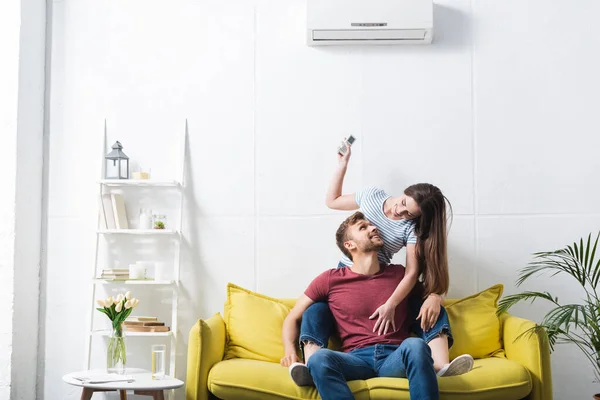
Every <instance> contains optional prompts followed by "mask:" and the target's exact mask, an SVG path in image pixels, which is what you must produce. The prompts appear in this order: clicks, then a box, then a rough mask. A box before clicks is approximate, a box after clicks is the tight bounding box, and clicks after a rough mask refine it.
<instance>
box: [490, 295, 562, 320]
mask: <svg viewBox="0 0 600 400" xmlns="http://www.w3.org/2000/svg"><path fill="white" fill-rule="evenodd" d="M537 299H544V300H548V301H550V302H552V303H554V304H556V305H558V306H560V304H558V299H555V298H554V297H552V295H551V294H550V293H548V292H523V293H518V294H513V295H510V296H505V297H504V298H503V299H502V300H500V302H499V303H498V309H497V310H496V315H500V314H502V313H504V312H507V311H508V310H509V309H510V308H511V307H512V306H514V305H515V304H517V303H519V302H521V301H525V300H530V301H531V303H533V302H534V301H535V300H537Z"/></svg>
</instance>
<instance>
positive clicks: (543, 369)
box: [500, 313, 552, 400]
mask: <svg viewBox="0 0 600 400" xmlns="http://www.w3.org/2000/svg"><path fill="white" fill-rule="evenodd" d="M500 321H501V322H502V326H503V338H504V351H505V353H506V358H508V359H510V360H513V361H516V362H518V363H519V364H521V365H523V366H524V367H525V368H527V369H528V370H529V374H530V375H531V380H532V383H533V389H532V391H531V393H530V394H529V396H528V397H527V399H528V400H552V371H551V369H550V345H549V343H548V335H546V333H545V332H544V333H541V332H534V333H532V334H531V335H529V334H526V335H523V336H521V337H520V338H519V339H517V337H518V336H519V335H520V334H521V333H523V332H525V331H526V330H528V329H529V328H532V327H534V326H535V323H534V322H533V321H529V320H526V319H523V318H518V317H515V316H512V315H510V314H508V313H504V314H502V315H501V316H500Z"/></svg>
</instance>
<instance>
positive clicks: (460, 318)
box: [446, 285, 504, 359]
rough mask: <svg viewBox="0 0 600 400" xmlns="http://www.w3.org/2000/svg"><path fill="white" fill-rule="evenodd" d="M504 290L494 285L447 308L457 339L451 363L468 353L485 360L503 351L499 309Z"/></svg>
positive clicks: (453, 332) (451, 354) (453, 333)
mask: <svg viewBox="0 0 600 400" xmlns="http://www.w3.org/2000/svg"><path fill="white" fill-rule="evenodd" d="M503 290H504V286H503V285H495V286H492V287H490V288H489V289H486V290H484V291H482V292H479V293H476V294H474V295H471V296H469V297H465V298H464V299H460V300H457V301H455V302H453V303H451V304H449V305H447V306H446V311H448V317H449V318H450V327H451V328H452V336H453V338H454V345H453V346H452V348H451V349H450V359H454V358H455V357H456V356H459V355H461V354H465V353H467V354H470V355H472V356H473V357H474V358H484V357H488V356H490V355H494V354H495V353H498V352H499V351H501V350H502V335H501V324H500V320H499V319H498V317H497V316H496V309H497V308H498V299H499V298H500V296H501V295H502V291H503Z"/></svg>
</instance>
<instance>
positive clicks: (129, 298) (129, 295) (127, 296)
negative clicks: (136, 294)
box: [125, 292, 131, 300]
mask: <svg viewBox="0 0 600 400" xmlns="http://www.w3.org/2000/svg"><path fill="white" fill-rule="evenodd" d="M125 298H126V299H127V300H131V292H127V293H125Z"/></svg>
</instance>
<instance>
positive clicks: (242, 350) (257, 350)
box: [224, 283, 290, 362]
mask: <svg viewBox="0 0 600 400" xmlns="http://www.w3.org/2000/svg"><path fill="white" fill-rule="evenodd" d="M224 311H225V318H224V319H225V324H226V326H227V347H226V349H225V359H230V358H247V359H252V360H261V361H272V362H279V360H280V359H281V358H282V357H283V356H284V352H283V341H282V339H281V328H282V326H283V320H284V319H285V317H286V316H287V315H288V314H289V312H290V308H289V307H288V306H286V305H285V304H284V303H282V302H281V301H279V300H277V299H274V298H271V297H268V296H265V295H262V294H259V293H255V292H252V291H250V290H247V289H244V288H241V287H239V286H237V285H234V284H232V283H229V284H228V285H227V301H226V302H225V309H224Z"/></svg>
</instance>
